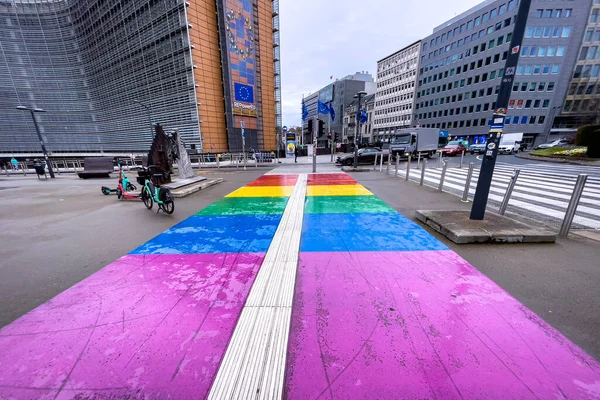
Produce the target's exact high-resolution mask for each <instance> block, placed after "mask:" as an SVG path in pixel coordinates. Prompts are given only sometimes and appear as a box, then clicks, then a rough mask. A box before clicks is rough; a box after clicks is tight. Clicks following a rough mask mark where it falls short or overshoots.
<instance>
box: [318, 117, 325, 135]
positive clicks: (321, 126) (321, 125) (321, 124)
mask: <svg viewBox="0 0 600 400" xmlns="http://www.w3.org/2000/svg"><path fill="white" fill-rule="evenodd" d="M323 134H325V122H323V121H321V120H319V136H322V135H323Z"/></svg>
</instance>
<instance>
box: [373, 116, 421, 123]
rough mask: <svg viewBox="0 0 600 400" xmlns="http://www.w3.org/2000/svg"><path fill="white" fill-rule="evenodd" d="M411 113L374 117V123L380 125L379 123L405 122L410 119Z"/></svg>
mask: <svg viewBox="0 0 600 400" xmlns="http://www.w3.org/2000/svg"><path fill="white" fill-rule="evenodd" d="M411 116H412V114H411V115H399V116H396V117H387V118H375V121H374V123H375V125H380V124H391V123H393V122H405V121H410V117H411Z"/></svg>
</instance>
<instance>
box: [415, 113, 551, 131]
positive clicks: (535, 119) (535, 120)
mask: <svg viewBox="0 0 600 400" xmlns="http://www.w3.org/2000/svg"><path fill="white" fill-rule="evenodd" d="M544 122H546V116H544V115H540V116H535V115H533V116H531V117H530V116H514V117H506V119H505V122H504V123H505V124H506V125H510V124H513V125H517V124H519V123H521V125H527V124H529V125H535V124H539V125H541V124H543V123H544ZM491 123H492V120H491V119H486V118H479V119H474V120H470V119H468V120H463V121H450V122H441V123H440V122H438V123H433V124H422V126H423V127H424V128H439V129H450V128H470V127H472V126H486V125H491Z"/></svg>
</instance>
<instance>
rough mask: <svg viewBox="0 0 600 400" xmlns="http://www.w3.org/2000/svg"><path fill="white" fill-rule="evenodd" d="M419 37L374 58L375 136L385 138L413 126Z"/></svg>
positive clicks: (383, 139)
mask: <svg viewBox="0 0 600 400" xmlns="http://www.w3.org/2000/svg"><path fill="white" fill-rule="evenodd" d="M420 54H421V41H420V40H419V41H417V42H415V43H412V44H410V45H408V46H406V47H405V48H403V49H401V50H399V51H397V52H395V53H394V54H391V55H389V56H387V57H385V58H383V59H381V60H379V61H377V96H376V99H375V115H374V117H375V119H374V121H373V128H374V130H375V133H374V134H375V136H378V137H379V139H380V140H381V141H386V140H387V139H388V138H389V136H390V135H391V134H394V132H395V131H396V130H397V129H402V128H408V127H410V126H413V111H414V104H415V94H416V86H417V71H418V68H419V59H420Z"/></svg>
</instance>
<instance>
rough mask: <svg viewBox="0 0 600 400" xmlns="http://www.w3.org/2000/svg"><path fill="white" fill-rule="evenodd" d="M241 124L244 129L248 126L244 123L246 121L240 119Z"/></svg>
mask: <svg viewBox="0 0 600 400" xmlns="http://www.w3.org/2000/svg"><path fill="white" fill-rule="evenodd" d="M240 126H241V127H242V129H244V128H245V127H246V124H245V123H244V121H240Z"/></svg>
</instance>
